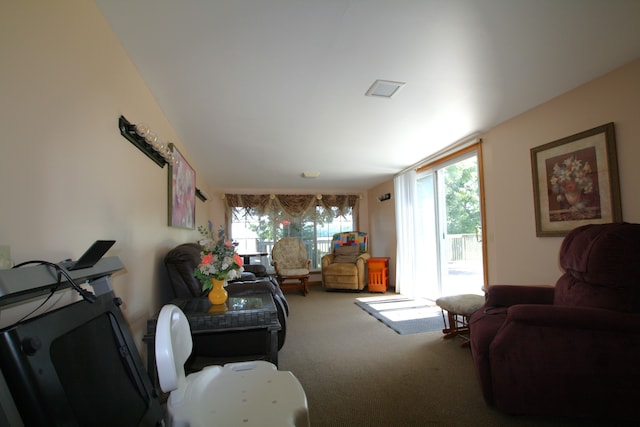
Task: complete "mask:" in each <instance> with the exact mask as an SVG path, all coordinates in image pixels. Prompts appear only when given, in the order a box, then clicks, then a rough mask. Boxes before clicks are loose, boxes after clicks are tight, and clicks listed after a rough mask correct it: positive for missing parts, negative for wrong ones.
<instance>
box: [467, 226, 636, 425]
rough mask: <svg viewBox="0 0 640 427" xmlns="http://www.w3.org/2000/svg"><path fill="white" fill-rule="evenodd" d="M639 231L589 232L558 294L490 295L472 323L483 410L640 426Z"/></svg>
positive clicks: (580, 231) (575, 244) (578, 241)
mask: <svg viewBox="0 0 640 427" xmlns="http://www.w3.org/2000/svg"><path fill="white" fill-rule="evenodd" d="M639 248H640V224H626V223H618V224H600V225H587V226H583V227H579V228H577V229H575V230H573V231H571V232H570V233H569V234H568V235H567V236H566V237H565V239H564V240H563V242H562V245H561V248H560V266H561V267H562V269H563V270H564V274H563V275H562V276H561V277H560V278H559V279H558V281H557V282H556V285H555V287H551V286H548V287H536V286H513V285H511V286H509V285H499V286H491V287H489V290H488V293H487V299H486V302H485V305H484V306H483V307H482V308H481V309H480V310H478V311H476V312H475V313H474V314H473V315H472V316H471V319H470V321H469V323H470V340H471V351H472V356H473V362H474V365H475V369H476V373H477V376H478V379H479V381H480V386H481V389H482V393H483V395H484V399H485V401H486V402H487V403H488V404H489V405H492V406H495V407H496V408H497V409H499V410H501V411H503V412H506V413H510V414H529V415H545V416H564V417H578V418H586V419H597V420H607V422H612V424H610V425H613V424H615V423H613V421H612V420H615V419H621V420H635V421H638V420H640V411H638V403H639V402H640V363H639V361H640V249H639Z"/></svg>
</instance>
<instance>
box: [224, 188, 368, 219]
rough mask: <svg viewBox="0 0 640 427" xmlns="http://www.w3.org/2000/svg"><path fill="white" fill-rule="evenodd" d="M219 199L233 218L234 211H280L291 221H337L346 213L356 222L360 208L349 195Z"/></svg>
mask: <svg viewBox="0 0 640 427" xmlns="http://www.w3.org/2000/svg"><path fill="white" fill-rule="evenodd" d="M223 198H224V200H225V203H226V206H227V211H228V213H229V214H233V210H234V208H241V209H242V210H244V211H245V214H254V215H267V214H269V213H271V212H278V211H282V212H284V213H285V214H287V215H290V216H292V217H294V218H300V217H303V216H309V217H315V216H317V215H322V216H329V215H331V217H338V216H344V215H345V214H348V213H349V209H351V214H352V216H353V218H357V215H358V208H359V204H360V196H358V195H352V194H351V195H335V194H330V195H327V194H225V195H224V196H223ZM316 207H320V208H321V209H316Z"/></svg>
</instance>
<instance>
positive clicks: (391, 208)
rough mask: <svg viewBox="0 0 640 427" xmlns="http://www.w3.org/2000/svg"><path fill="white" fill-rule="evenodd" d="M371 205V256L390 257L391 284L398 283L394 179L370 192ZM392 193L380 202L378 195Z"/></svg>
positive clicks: (393, 285)
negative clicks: (389, 197) (387, 198)
mask: <svg viewBox="0 0 640 427" xmlns="http://www.w3.org/2000/svg"><path fill="white" fill-rule="evenodd" d="M367 193H368V198H369V200H370V201H371V203H370V205H369V226H370V239H369V246H370V252H371V256H374V257H389V258H391V259H390V260H389V282H390V283H389V286H390V287H395V283H396V263H395V259H396V211H395V194H394V191H393V180H391V181H387V182H385V183H383V184H381V185H378V186H377V187H374V188H372V189H371V190H369V191H368V192H367ZM387 193H389V194H391V199H390V200H386V201H384V202H380V201H379V200H378V197H380V196H381V195H383V194H387Z"/></svg>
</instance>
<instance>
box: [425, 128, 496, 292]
mask: <svg viewBox="0 0 640 427" xmlns="http://www.w3.org/2000/svg"><path fill="white" fill-rule="evenodd" d="M474 155H475V156H476V158H477V168H478V187H479V188H478V192H479V199H480V200H479V201H480V227H481V230H482V234H481V235H482V239H481V248H482V274H483V288H484V289H485V290H486V289H487V286H488V277H489V273H488V268H487V239H486V235H487V234H486V231H487V229H486V219H485V218H486V209H485V201H484V171H483V159H482V141H480V142H478V143H476V144H473V145H470V146H468V147H466V148H463V149H461V150H459V151H456V152H453V153H451V154H449V155H446V156H444V157H442V158H440V159H438V160H436V161H433V162H431V163H429V164H426V165H424V166H421V167H420V168H418V169H417V170H416V180H417V179H421V178H424V177H425V174H424V173H425V172H430V173H432V174H433V175H432V176H433V179H432V182H433V187H434V191H435V194H436V195H437V200H435V212H437V223H436V224H435V227H436V230H435V232H436V237H437V243H436V253H437V256H438V261H439V265H438V272H437V278H438V279H437V281H438V283H437V289H435V291H436V292H437V293H438V295H440V294H441V293H442V279H443V275H444V274H445V273H444V270H443V269H446V263H447V259H446V253H442V248H441V246H442V245H441V244H440V242H441V241H442V239H441V237H442V233H443V232H446V212H445V209H446V206H445V205H446V203H445V202H444V200H445V194H446V193H445V188H444V180H443V179H441V177H440V176H439V175H438V174H437V173H436V172H437V171H438V170H441V169H444V168H446V167H447V166H449V165H452V164H455V163H457V162H459V161H463V160H465V159H466V158H469V157H471V156H474ZM423 293H425V292H424V291H423ZM426 293H429V292H426Z"/></svg>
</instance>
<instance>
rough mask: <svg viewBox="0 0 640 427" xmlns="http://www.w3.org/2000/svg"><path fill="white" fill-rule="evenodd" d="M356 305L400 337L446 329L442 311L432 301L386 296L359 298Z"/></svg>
mask: <svg viewBox="0 0 640 427" xmlns="http://www.w3.org/2000/svg"><path fill="white" fill-rule="evenodd" d="M355 304H356V305H357V306H358V307H360V308H361V309H363V310H364V311H366V312H367V313H369V314H370V315H371V316H373V317H375V318H376V319H378V320H379V321H380V322H382V323H383V324H385V325H386V326H388V327H389V328H391V329H393V330H394V331H396V332H397V333H399V334H400V335H406V334H418V333H421V332H430V331H441V330H442V329H443V328H444V321H443V319H442V310H440V308H439V307H437V306H435V305H434V304H433V302H431V301H427V300H415V299H410V298H406V297H403V296H401V295H384V296H375V297H362V298H357V299H356V301H355Z"/></svg>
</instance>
